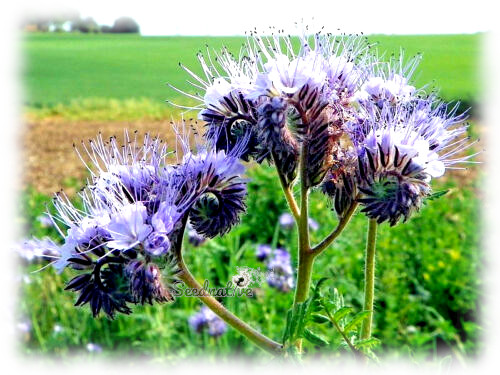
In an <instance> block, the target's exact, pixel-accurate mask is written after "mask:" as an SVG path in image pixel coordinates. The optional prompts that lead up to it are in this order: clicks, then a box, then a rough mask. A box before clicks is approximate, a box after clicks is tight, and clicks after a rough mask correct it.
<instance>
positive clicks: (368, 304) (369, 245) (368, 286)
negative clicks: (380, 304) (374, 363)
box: [361, 219, 377, 340]
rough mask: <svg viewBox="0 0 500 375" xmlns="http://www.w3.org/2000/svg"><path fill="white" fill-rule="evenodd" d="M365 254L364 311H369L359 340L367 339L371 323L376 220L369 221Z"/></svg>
mask: <svg viewBox="0 0 500 375" xmlns="http://www.w3.org/2000/svg"><path fill="white" fill-rule="evenodd" d="M368 223H369V224H368V235H367V238H366V254H365V302H364V310H365V311H370V313H369V314H368V315H367V317H366V318H365V320H364V321H363V325H362V326H361V339H362V340H366V339H369V338H370V336H371V332H372V322H373V299H374V290H375V243H376V239H377V220H375V219H369V222H368Z"/></svg>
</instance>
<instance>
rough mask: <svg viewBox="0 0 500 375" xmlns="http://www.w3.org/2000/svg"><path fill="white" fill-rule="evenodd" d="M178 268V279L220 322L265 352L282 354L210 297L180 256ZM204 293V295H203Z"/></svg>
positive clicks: (267, 340) (277, 344) (267, 339)
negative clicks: (223, 322) (194, 291)
mask: <svg viewBox="0 0 500 375" xmlns="http://www.w3.org/2000/svg"><path fill="white" fill-rule="evenodd" d="M179 267H180V269H181V273H180V279H181V280H182V281H183V282H184V283H185V284H186V285H187V286H188V287H190V288H192V289H196V290H197V291H198V295H199V296H198V298H199V299H200V300H201V301H202V302H203V303H204V304H205V305H207V306H208V307H209V308H210V309H211V310H212V311H213V312H214V313H216V314H217V315H218V316H219V317H220V318H221V319H222V320H224V321H225V322H226V323H227V324H229V325H230V326H231V327H233V328H234V329H236V330H237V331H239V332H240V333H241V334H243V335H244V336H245V337H247V338H248V339H249V340H250V341H252V342H253V343H254V344H256V345H257V346H258V347H260V348H262V349H264V350H265V351H267V352H269V353H271V354H274V355H278V354H281V353H282V349H283V346H282V345H281V344H279V343H277V342H275V341H273V340H271V339H270V338H268V337H266V336H264V335H263V334H261V333H260V332H258V331H256V330H255V329H253V328H252V327H250V326H249V325H248V324H246V323H245V322H244V321H242V320H241V319H239V318H238V317H237V316H236V315H234V314H233V313H231V312H230V311H229V310H227V309H226V308H225V307H224V306H223V305H222V304H221V303H220V302H219V301H217V300H216V299H215V298H214V297H212V296H210V295H209V294H208V293H206V291H205V290H204V289H203V287H202V286H201V285H200V284H199V283H198V282H197V281H196V279H195V278H194V277H193V275H192V274H191V272H189V270H188V268H187V267H186V264H185V263H184V260H183V259H182V256H181V257H180V259H179ZM203 292H205V293H203Z"/></svg>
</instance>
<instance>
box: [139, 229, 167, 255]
mask: <svg viewBox="0 0 500 375" xmlns="http://www.w3.org/2000/svg"><path fill="white" fill-rule="evenodd" d="M144 249H145V250H146V251H147V252H148V253H149V254H150V255H152V256H156V257H157V256H160V255H164V254H165V253H166V252H167V251H168V250H169V249H170V240H169V239H168V236H167V234H166V233H158V232H152V233H151V234H150V235H149V236H148V238H147V239H146V241H145V244H144Z"/></svg>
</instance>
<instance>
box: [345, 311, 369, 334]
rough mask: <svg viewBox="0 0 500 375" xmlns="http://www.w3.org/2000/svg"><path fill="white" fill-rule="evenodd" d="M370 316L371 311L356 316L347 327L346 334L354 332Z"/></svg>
mask: <svg viewBox="0 0 500 375" xmlns="http://www.w3.org/2000/svg"><path fill="white" fill-rule="evenodd" d="M368 315H370V311H361V312H359V313H357V314H356V315H354V317H353V318H352V320H351V321H350V322H349V323H347V325H346V326H345V327H344V332H345V333H348V332H350V331H352V330H353V329H354V328H356V327H357V326H358V325H359V324H361V322H362V321H363V320H364V319H365V318H366V317H367V316H368Z"/></svg>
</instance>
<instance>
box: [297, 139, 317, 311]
mask: <svg viewBox="0 0 500 375" xmlns="http://www.w3.org/2000/svg"><path fill="white" fill-rule="evenodd" d="M307 153H308V146H307V142H306V141H304V142H303V143H302V150H301V153H300V164H299V167H300V220H299V223H298V224H299V225H298V227H299V265H298V271H297V287H296V289H295V299H294V301H293V304H294V305H296V304H297V303H300V302H304V301H305V300H306V299H307V295H308V293H309V285H310V284H311V275H312V268H313V263H314V256H312V254H311V249H310V245H309V199H308V198H309V187H308V186H307Z"/></svg>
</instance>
